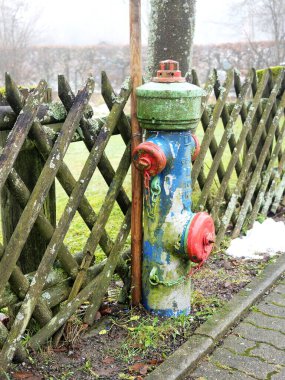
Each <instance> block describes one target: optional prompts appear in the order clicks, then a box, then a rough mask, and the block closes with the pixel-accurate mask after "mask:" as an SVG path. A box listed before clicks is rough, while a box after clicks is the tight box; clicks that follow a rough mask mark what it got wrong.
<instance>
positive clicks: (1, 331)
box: [0, 322, 28, 379]
mask: <svg viewBox="0 0 285 380" xmlns="http://www.w3.org/2000/svg"><path fill="white" fill-rule="evenodd" d="M8 333H9V331H8V329H7V328H6V327H5V326H4V325H3V323H2V322H1V323H0V347H2V346H3V344H4V342H5V340H6V338H7V336H8ZM27 359H28V358H27V353H26V351H25V349H24V347H22V346H18V347H17V350H16V352H15V356H14V361H15V362H17V363H23V362H26V361H27ZM5 378H7V377H6V376H5ZM3 379H4V377H3Z"/></svg>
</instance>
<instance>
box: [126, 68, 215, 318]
mask: <svg viewBox="0 0 285 380" xmlns="http://www.w3.org/2000/svg"><path fill="white" fill-rule="evenodd" d="M202 95H203V90H202V89H201V88H199V87H197V86H194V85H192V84H190V83H187V82H186V81H185V78H183V77H182V76H181V72H180V71H179V67H178V62H176V61H172V60H167V61H162V62H160V70H159V71H158V72H157V77H155V78H153V79H152V81H151V82H149V83H147V84H144V85H142V86H140V87H138V88H137V115H138V120H139V122H140V126H141V127H142V128H143V129H144V130H145V138H146V140H145V142H143V143H141V144H140V145H139V146H137V147H136V149H135V150H134V152H133V162H134V164H135V166H136V167H137V168H138V169H139V170H140V171H141V172H142V173H143V176H144V243H143V263H142V267H143V270H142V293H143V300H142V302H143V305H144V307H145V308H146V309H147V310H149V311H151V312H154V313H156V314H158V315H162V316H169V317H171V316H177V315H179V314H189V313H190V297H191V282H190V281H191V278H190V277H191V276H190V274H191V271H190V270H191V268H190V267H191V263H190V261H192V262H195V263H197V266H201V265H202V264H203V263H204V261H205V260H206V259H207V258H208V256H209V254H210V252H211V250H212V247H213V244H214V240H215V231H214V223H213V220H212V218H211V217H210V215H208V214H207V213H206V212H198V213H193V212H192V211H191V203H192V200H191V195H192V188H191V161H193V160H194V159H195V158H196V156H197V154H198V153H199V142H198V139H197V138H196V136H194V135H193V134H192V132H194V131H195V129H196V127H197V125H198V122H199V119H200V107H201V97H202ZM189 259H190V260H189ZM192 270H193V268H192Z"/></svg>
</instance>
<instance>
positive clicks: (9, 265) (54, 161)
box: [0, 79, 94, 294]
mask: <svg viewBox="0 0 285 380" xmlns="http://www.w3.org/2000/svg"><path fill="white" fill-rule="evenodd" d="M93 86H94V82H93V80H91V79H90V80H89V81H88V83H87V85H86V87H85V88H84V90H83V91H82V92H80V93H79V94H78V95H77V101H76V102H75V103H74V106H73V109H72V112H70V113H69V115H68V116H67V118H66V120H65V123H64V125H65V128H64V129H63V130H62V133H61V134H60V136H59V137H58V139H57V140H56V143H55V144H54V146H53V149H52V151H51V154H50V156H49V158H48V160H47V161H46V163H45V165H44V168H43V170H42V172H41V175H40V177H39V179H38V181H37V184H36V186H35V187H34V190H33V192H32V193H31V196H30V199H29V202H28V203H27V206H26V207H25V209H24V210H23V213H22V215H21V217H20V219H19V222H18V224H17V227H16V228H15V231H14V233H13V235H12V237H11V239H10V241H9V243H8V244H7V246H6V249H5V252H4V255H3V258H2V260H1V262H0V294H1V290H3V289H4V286H5V285H6V283H7V281H8V280H9V278H10V275H11V273H12V271H13V269H14V267H15V265H16V262H17V260H18V258H19V256H20V253H21V250H22V248H23V246H24V244H25V242H26V239H27V237H28V235H29V233H30V231H31V229H32V226H33V225H34V223H35V221H36V219H37V217H38V215H39V213H40V211H41V208H42V205H43V202H44V200H45V198H46V196H47V194H48V191H49V189H50V186H51V185H52V183H53V180H54V178H55V175H56V173H57V171H58V168H59V167H60V163H61V161H62V160H63V157H64V155H65V153H66V151H67V148H68V146H69V143H70V140H71V138H72V135H73V133H74V130H75V129H76V127H77V126H78V124H79V121H80V118H81V116H82V112H83V110H84V107H85V105H86V101H88V99H89V97H90V96H91V94H92V91H93Z"/></svg>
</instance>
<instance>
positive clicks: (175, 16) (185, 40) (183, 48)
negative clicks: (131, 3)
mask: <svg viewBox="0 0 285 380" xmlns="http://www.w3.org/2000/svg"><path fill="white" fill-rule="evenodd" d="M195 6H196V0H183V1H181V0H151V16H150V28H149V40H148V75H149V76H155V74H156V70H157V68H158V64H159V62H160V61H163V60H165V59H174V60H175V61H178V62H179V65H180V70H181V71H182V75H185V74H186V72H187V71H189V68H190V65H191V56H192V44H193V35H194V27H195Z"/></svg>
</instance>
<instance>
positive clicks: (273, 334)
mask: <svg viewBox="0 0 285 380" xmlns="http://www.w3.org/2000/svg"><path fill="white" fill-rule="evenodd" d="M235 333H237V334H239V335H241V336H242V337H243V338H246V339H249V340H254V341H255V342H260V343H269V344H272V345H273V346H275V347H276V348H279V349H281V350H284V349H285V336H284V334H282V333H281V332H279V331H273V330H266V329H262V328H259V327H256V326H253V325H251V324H249V323H244V322H243V323H241V324H240V325H239V326H237V328H236V329H235Z"/></svg>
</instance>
